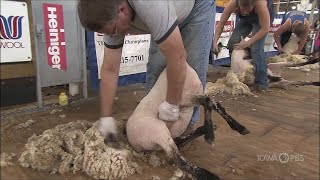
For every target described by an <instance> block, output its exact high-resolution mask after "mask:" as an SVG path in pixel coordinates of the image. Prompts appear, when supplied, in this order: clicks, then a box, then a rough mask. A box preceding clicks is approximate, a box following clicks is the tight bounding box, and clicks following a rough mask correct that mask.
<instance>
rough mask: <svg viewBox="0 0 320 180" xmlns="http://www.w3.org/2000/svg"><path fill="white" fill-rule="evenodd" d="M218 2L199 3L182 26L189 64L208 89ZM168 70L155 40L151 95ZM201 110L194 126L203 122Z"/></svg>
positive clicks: (196, 111) (149, 82)
mask: <svg viewBox="0 0 320 180" xmlns="http://www.w3.org/2000/svg"><path fill="white" fill-rule="evenodd" d="M215 7H216V6H215V0H196V1H195V5H194V7H193V9H192V11H191V13H190V15H189V16H188V17H187V18H186V20H184V21H183V23H181V24H180V25H179V29H180V32H181V36H182V40H183V44H184V47H185V49H186V51H187V62H188V64H189V65H190V66H191V67H192V68H193V69H194V70H195V71H196V72H197V74H198V76H199V78H200V80H201V82H202V85H203V87H204V89H205V85H206V76H207V70H208V62H209V53H210V49H211V44H212V40H213V31H214V26H215V13H216V12H215V11H216V8H215ZM165 67H166V60H165V57H164V55H163V54H162V53H161V51H160V50H159V48H158V46H157V44H156V43H155V42H154V41H151V47H150V56H149V62H148V64H147V85H146V89H147V92H149V91H150V89H151V88H152V87H153V85H154V84H155V83H156V81H157V79H158V77H159V75H160V74H161V72H162V71H163V70H164V68H165ZM199 118H200V108H199V107H195V109H194V112H193V115H192V118H191V122H190V124H191V125H193V124H195V123H197V122H198V121H199Z"/></svg>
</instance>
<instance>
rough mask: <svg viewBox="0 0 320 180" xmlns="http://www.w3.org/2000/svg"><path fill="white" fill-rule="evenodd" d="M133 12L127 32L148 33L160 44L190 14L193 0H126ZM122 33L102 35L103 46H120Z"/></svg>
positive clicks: (122, 37) (122, 38) (114, 47)
mask: <svg viewBox="0 0 320 180" xmlns="http://www.w3.org/2000/svg"><path fill="white" fill-rule="evenodd" d="M128 2H129V4H130V5H131V7H132V8H133V10H134V12H135V17H134V20H133V22H131V25H130V28H129V33H141V34H142V33H150V34H151V36H152V38H153V39H154V40H155V42H156V43H158V44H160V43H161V42H163V41H164V40H166V38H167V37H168V36H169V35H170V34H171V33H172V31H173V30H174V29H175V28H176V27H177V25H179V24H180V23H182V22H183V21H184V20H185V19H186V18H187V17H188V15H189V14H190V12H191V10H192V8H193V6H194V3H195V0H128ZM123 40H124V35H117V36H114V37H110V36H108V35H104V42H105V46H106V47H108V48H113V49H116V48H120V47H122V45H123Z"/></svg>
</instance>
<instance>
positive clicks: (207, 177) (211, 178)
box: [195, 168, 220, 180]
mask: <svg viewBox="0 0 320 180" xmlns="http://www.w3.org/2000/svg"><path fill="white" fill-rule="evenodd" d="M195 177H196V179H197V180H219V179H220V177H219V176H217V175H215V174H213V173H211V172H209V171H208V170H206V169H202V168H200V169H199V170H197V172H196V173H195Z"/></svg>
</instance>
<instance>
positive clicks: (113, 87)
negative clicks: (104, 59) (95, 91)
mask: <svg viewBox="0 0 320 180" xmlns="http://www.w3.org/2000/svg"><path fill="white" fill-rule="evenodd" d="M117 82H118V73H115V72H108V71H106V72H103V73H101V80H100V108H101V117H108V116H112V105H113V101H114V97H115V95H116V91H117V84H118V83H117Z"/></svg>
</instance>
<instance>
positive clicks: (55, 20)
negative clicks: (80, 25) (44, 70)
mask: <svg viewBox="0 0 320 180" xmlns="http://www.w3.org/2000/svg"><path fill="white" fill-rule="evenodd" d="M43 15H44V16H43V17H44V27H45V33H46V45H47V57H48V65H49V66H51V67H52V68H53V69H60V70H64V71H66V70H67V61H66V47H65V45H66V42H65V37H64V21H63V9H62V5H59V4H47V3H44V4H43Z"/></svg>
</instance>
